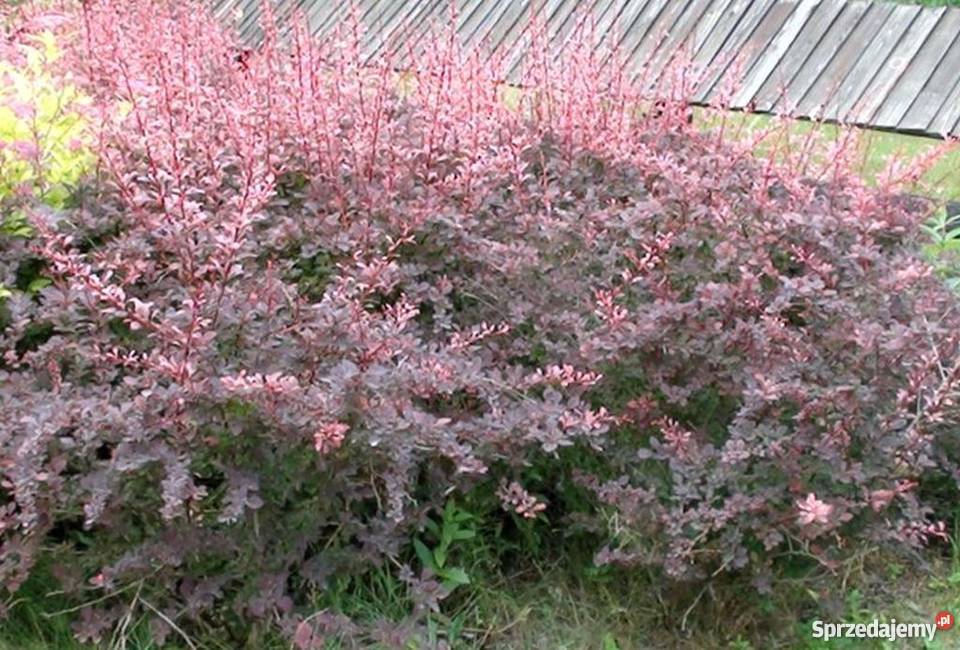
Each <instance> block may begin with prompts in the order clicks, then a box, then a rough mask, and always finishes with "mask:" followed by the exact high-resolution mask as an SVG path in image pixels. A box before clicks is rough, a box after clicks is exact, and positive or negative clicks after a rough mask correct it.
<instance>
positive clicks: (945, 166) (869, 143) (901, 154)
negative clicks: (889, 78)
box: [695, 0, 960, 201]
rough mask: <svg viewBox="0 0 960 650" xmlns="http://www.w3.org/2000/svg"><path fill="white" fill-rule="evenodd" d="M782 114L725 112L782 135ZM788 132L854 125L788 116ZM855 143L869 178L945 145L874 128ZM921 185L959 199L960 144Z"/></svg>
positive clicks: (703, 113) (827, 133)
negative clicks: (779, 121) (896, 161)
mask: <svg viewBox="0 0 960 650" xmlns="http://www.w3.org/2000/svg"><path fill="white" fill-rule="evenodd" d="M956 1H957V2H960V0H956ZM695 115H696V118H697V120H698V121H699V123H700V124H701V125H702V126H703V127H704V128H712V127H715V126H716V125H717V123H718V122H719V117H718V116H717V112H716V111H712V110H709V109H697V111H696V113H695ZM777 119H779V118H775V117H772V116H770V115H762V114H750V113H728V114H727V115H726V120H727V124H728V126H727V128H730V129H735V130H740V132H741V133H743V134H747V133H750V132H756V131H761V130H764V129H768V130H773V131H774V132H775V136H776V135H779V127H780V126H782V125H776V124H775V123H774V120H777ZM786 126H787V132H788V134H789V135H790V136H791V137H794V136H795V137H796V139H797V140H796V142H797V143H799V142H800V141H801V139H802V138H804V137H805V136H806V135H807V134H809V133H810V131H815V132H816V133H815V135H817V136H818V137H819V138H820V139H821V140H822V141H832V140H836V139H837V138H840V137H841V136H843V135H844V134H846V133H848V131H847V130H846V129H849V128H854V127H840V126H837V125H835V124H821V123H816V122H810V121H807V120H786ZM852 134H853V136H854V138H853V143H854V146H855V147H856V149H857V152H858V159H859V161H860V162H859V167H860V174H861V176H862V177H863V178H864V179H865V180H867V181H873V180H875V179H876V177H877V175H878V174H879V173H881V172H882V171H883V170H884V169H885V168H886V166H887V164H888V163H889V162H890V161H891V160H892V159H894V158H896V159H899V160H911V159H914V158H918V157H921V156H924V155H927V154H930V153H931V152H932V151H933V150H934V149H935V148H936V147H939V146H943V144H944V143H943V141H941V140H937V139H934V138H927V137H922V136H914V135H906V134H902V133H894V132H888V131H876V130H872V129H857V128H854V130H853V131H852ZM921 183H922V184H921V186H920V187H918V188H916V190H917V192H918V193H924V194H927V195H932V196H935V197H937V198H940V199H943V200H948V201H951V200H952V201H956V200H960V147H954V148H953V150H952V151H949V152H947V153H945V154H944V155H943V157H942V158H940V159H939V160H938V161H937V163H936V164H935V165H933V167H931V169H930V170H929V171H928V172H927V173H926V175H925V176H924V177H923V179H921Z"/></svg>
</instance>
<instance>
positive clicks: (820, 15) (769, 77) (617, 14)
mask: <svg viewBox="0 0 960 650" xmlns="http://www.w3.org/2000/svg"><path fill="white" fill-rule="evenodd" d="M269 1H270V2H271V4H272V6H273V12H274V15H275V19H276V21H277V24H278V25H280V27H281V28H283V27H284V26H285V25H288V24H289V22H290V18H291V16H293V15H294V14H295V13H296V12H300V13H302V15H303V16H304V17H305V18H306V20H307V23H308V25H309V28H310V30H311V31H312V32H313V33H314V34H315V35H317V36H319V37H321V38H322V37H324V36H325V35H328V34H330V32H331V31H332V29H333V28H334V26H335V25H337V23H338V22H341V21H344V20H345V19H346V17H347V16H348V15H349V12H350V11H352V10H355V11H356V15H357V16H358V17H359V18H360V20H361V22H362V23H363V24H364V26H365V37H364V38H365V41H364V48H365V51H366V54H367V55H368V56H369V57H371V58H374V57H377V56H380V55H383V54H384V53H388V52H393V53H397V54H399V55H401V56H402V54H403V53H405V52H408V51H413V50H415V49H416V47H417V46H418V44H419V43H421V42H422V41H423V36H424V34H425V33H427V31H428V30H429V29H431V28H437V29H445V28H448V27H449V25H450V22H451V21H453V20H455V21H456V22H455V24H456V34H457V36H458V38H459V39H460V41H461V43H462V44H463V45H464V46H465V47H467V48H476V47H481V48H487V49H489V50H490V51H493V50H499V51H501V52H508V53H510V56H508V62H510V63H511V64H512V65H511V68H510V73H509V75H508V77H507V78H508V80H509V79H512V78H513V77H515V76H516V75H517V74H518V72H519V68H520V63H519V61H520V58H519V57H520V56H521V54H520V53H521V52H522V50H523V43H524V41H525V39H526V38H528V37H529V29H528V27H529V25H530V24H531V22H532V21H531V15H532V14H531V12H532V11H538V12H541V13H542V17H543V18H544V19H545V24H546V26H547V30H548V33H549V36H550V39H551V43H552V44H553V45H555V46H559V47H561V48H562V46H563V43H564V42H565V39H567V38H568V37H569V35H570V34H571V32H573V31H574V26H575V25H576V24H578V21H580V20H586V21H587V24H589V25H591V28H592V29H593V33H594V37H595V39H596V41H597V42H598V44H604V45H614V46H616V47H617V48H619V51H620V52H621V54H622V55H623V56H625V57H626V58H627V61H628V65H629V66H630V67H631V68H633V69H634V70H640V69H641V68H643V67H644V66H646V67H647V69H648V70H657V69H659V67H662V66H663V65H664V64H665V63H666V62H667V61H668V60H669V59H670V58H671V56H673V55H675V54H676V53H677V52H678V51H679V50H680V48H683V51H684V53H685V55H686V56H690V57H692V58H693V60H694V62H695V63H696V64H697V65H698V66H699V67H701V69H703V70H706V71H707V73H706V74H705V76H704V79H703V81H702V83H701V84H700V85H699V86H698V87H697V88H696V91H695V93H694V98H693V101H694V103H697V104H703V105H709V104H711V100H712V99H713V98H714V97H715V96H716V93H717V91H718V89H719V87H720V86H721V80H722V79H723V78H724V75H726V74H728V73H729V72H730V71H731V70H732V69H733V68H731V66H732V65H734V61H736V66H737V68H736V69H737V70H738V74H739V75H740V76H739V84H738V92H737V93H736V94H735V96H734V97H733V102H732V106H733V108H737V109H743V110H750V111H755V112H761V113H766V112H769V113H788V114H791V115H794V116H797V117H802V118H810V119H824V120H827V121H841V122H847V123H851V124H857V125H861V126H868V127H873V128H878V129H887V130H896V131H902V132H908V133H916V134H922V135H927V136H933V137H945V136H950V135H952V136H960V8H942V7H941V8H933V7H920V6H910V5H900V4H893V3H889V2H881V1H866V0H855V1H844V0H534V1H533V2H531V0H355V1H354V2H352V3H351V2H346V1H331V0H269ZM262 2H263V0H213V4H214V8H215V11H216V12H217V13H218V15H219V16H221V17H222V18H223V19H224V20H228V21H231V22H233V23H234V24H236V25H237V27H238V29H239V31H240V34H241V37H242V38H243V39H244V40H245V41H246V42H248V43H251V44H255V43H256V42H257V41H258V40H259V39H260V38H262V31H261V26H260V19H261V3H262ZM234 21H235V22H234ZM511 57H512V58H511Z"/></svg>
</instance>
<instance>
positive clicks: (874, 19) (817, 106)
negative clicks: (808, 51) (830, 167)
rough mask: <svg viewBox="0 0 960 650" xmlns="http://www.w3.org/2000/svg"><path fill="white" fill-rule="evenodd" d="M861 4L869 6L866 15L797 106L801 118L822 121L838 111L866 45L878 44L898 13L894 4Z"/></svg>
mask: <svg viewBox="0 0 960 650" xmlns="http://www.w3.org/2000/svg"><path fill="white" fill-rule="evenodd" d="M859 4H866V5H867V10H866V13H865V14H864V16H863V18H861V19H860V21H859V22H858V23H857V26H856V27H854V28H853V30H852V31H851V32H850V35H849V37H848V38H847V39H846V40H845V41H844V43H843V44H842V45H841V46H840V47H839V48H838V49H837V51H836V53H835V54H834V55H833V58H831V59H830V61H829V62H828V63H827V65H826V67H825V68H824V70H823V71H822V72H820V73H819V76H817V78H816V79H815V80H814V81H813V84H812V85H811V86H810V88H809V89H808V90H807V92H806V94H805V95H804V96H803V98H802V99H801V100H800V103H799V104H798V106H797V113H798V114H799V115H805V116H809V117H813V118H819V117H823V116H824V112H825V111H826V110H827V109H828V107H833V108H834V110H835V108H836V105H837V103H838V100H839V93H840V92H841V90H842V89H843V81H844V79H846V78H847V75H849V74H850V73H851V71H852V70H853V69H854V68H855V67H856V66H857V65H859V64H860V62H861V61H862V57H863V50H864V48H865V45H864V44H865V43H872V42H873V41H874V39H875V38H876V36H877V34H878V33H879V32H880V30H882V29H883V27H884V25H886V23H887V21H888V20H889V19H890V17H891V15H892V14H893V10H894V5H893V4H892V3H885V2H867V3H859Z"/></svg>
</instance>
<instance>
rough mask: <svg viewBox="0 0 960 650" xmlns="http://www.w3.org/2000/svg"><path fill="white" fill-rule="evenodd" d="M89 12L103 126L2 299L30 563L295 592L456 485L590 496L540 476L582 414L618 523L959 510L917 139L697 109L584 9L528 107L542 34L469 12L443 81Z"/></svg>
mask: <svg viewBox="0 0 960 650" xmlns="http://www.w3.org/2000/svg"><path fill="white" fill-rule="evenodd" d="M68 22H69V23H70V24H72V25H73V26H74V27H75V28H76V33H74V34H72V35H65V36H64V40H65V47H67V48H68V49H69V50H70V55H69V56H68V57H67V59H66V61H67V64H69V65H70V66H71V69H72V73H73V74H74V75H75V76H76V78H77V79H80V80H82V84H83V89H84V92H85V93H87V94H88V95H89V96H90V97H92V98H93V102H92V104H91V107H90V111H91V116H92V117H91V119H93V120H94V123H95V124H96V128H97V134H96V136H97V141H98V142H99V148H98V151H97V154H98V161H99V162H98V167H97V172H96V174H95V176H94V177H93V178H91V179H90V187H91V189H89V190H88V191H87V193H86V194H85V195H84V197H83V200H82V202H81V204H80V207H78V208H76V209H70V210H66V211H59V212H53V211H50V210H43V209H41V208H37V209H35V210H34V211H33V213H32V215H31V223H32V227H33V228H34V231H35V233H34V236H33V237H32V238H30V239H28V240H24V239H13V238H6V239H2V240H0V250H2V251H3V254H2V257H0V273H2V275H3V276H4V277H11V278H14V277H15V276H16V275H17V273H21V272H22V270H23V268H25V266H29V265H34V266H36V265H40V268H42V272H43V273H44V274H45V275H46V276H47V277H49V278H50V279H51V280H52V284H51V285H50V286H48V287H47V288H45V289H43V290H42V291H40V292H39V294H37V295H35V296H33V295H29V294H27V293H22V292H16V293H15V294H14V295H13V296H11V297H10V298H8V299H7V300H6V301H5V303H4V307H3V309H4V315H3V320H2V324H3V325H4V329H3V331H2V332H0V351H2V352H3V366H2V367H0V387H2V388H0V405H2V410H3V414H4V417H3V419H2V421H0V448H2V459H0V462H2V466H0V470H2V473H3V479H2V480H3V482H2V494H3V502H2V504H0V531H2V534H3V538H2V546H0V575H2V578H3V581H4V584H5V586H6V588H7V590H8V591H10V592H13V591H15V590H16V589H17V588H18V586H19V585H20V584H21V583H22V581H23V580H24V579H25V578H26V577H27V576H28V575H29V572H30V569H31V567H32V566H33V565H34V563H35V562H36V561H37V560H38V559H39V558H41V557H42V556H43V555H44V554H45V553H49V555H50V557H52V558H54V559H55V560H59V562H58V563H57V565H56V566H55V567H54V570H55V573H56V574H57V576H58V577H59V578H60V579H61V581H62V582H63V584H64V586H65V588H66V589H68V590H72V591H73V592H74V593H77V594H80V595H82V596H83V597H84V598H85V599H87V600H94V599H95V597H96V596H97V595H102V594H107V593H111V592H114V591H116V590H118V589H122V588H125V587H129V586H130V585H133V584H138V581H139V584H140V585H141V586H142V587H143V595H142V599H143V600H144V601H145V602H147V603H148V604H149V608H148V609H149V612H147V613H148V614H149V615H150V616H153V615H154V614H157V616H156V617H155V619H156V620H155V632H156V634H157V635H160V636H163V635H165V634H169V633H171V630H170V627H169V626H168V625H167V623H168V622H169V621H175V622H177V623H178V625H180V626H189V625H190V621H192V620H197V619H200V618H202V617H205V616H207V617H215V616H226V615H225V614H222V613H220V614H218V613H217V612H226V611H232V612H233V614H234V615H235V616H237V617H239V618H241V619H246V620H250V619H253V618H264V619H272V620H279V621H281V622H282V624H284V625H286V626H296V622H297V621H298V620H300V619H299V618H298V617H300V616H301V615H302V611H303V610H302V607H303V604H304V603H303V601H302V599H301V596H302V594H303V593H305V591H306V590H307V589H308V588H309V587H316V588H322V587H323V586H324V585H325V584H327V580H328V579H329V578H330V577H331V576H334V575H339V574H342V573H349V572H352V571H362V570H363V569H364V567H366V566H368V565H369V564H370V563H379V562H382V561H383V559H384V558H386V557H397V556H398V555H400V554H401V553H402V552H403V549H404V545H405V543H406V541H407V540H409V536H410V534H411V532H412V531H413V530H414V529H415V528H416V526H418V525H419V524H420V523H421V522H422V520H423V517H424V516H425V514H426V513H428V512H429V511H430V510H431V509H432V508H435V507H436V506H437V505H438V504H440V503H442V502H443V500H444V499H445V498H446V496H447V495H448V494H450V493H451V492H452V491H468V490H470V489H471V488H472V487H474V486H476V485H478V484H479V483H487V484H490V483H492V484H493V485H499V486H500V488H499V491H498V493H499V494H500V497H501V498H502V499H503V501H504V506H505V507H506V508H508V509H510V510H511V511H513V512H515V513H516V514H517V515H519V516H521V517H523V518H536V517H541V516H547V517H551V516H559V515H562V514H564V513H551V508H550V505H551V504H550V503H549V502H544V501H543V500H541V499H539V498H538V496H537V495H536V494H531V493H528V492H527V491H526V490H525V488H524V486H523V478H524V468H525V466H526V465H527V464H528V462H529V461H530V459H531V458H533V457H534V456H539V457H547V458H549V457H552V456H555V455H556V454H557V453H559V452H561V451H562V450H564V448H575V449H576V450H577V451H578V453H582V454H584V455H595V456H597V457H601V458H603V460H604V462H605V463H606V470H605V472H602V473H603V474H604V475H603V476H594V475H587V474H585V473H584V474H582V475H579V476H578V477H577V478H578V480H579V481H580V482H581V483H582V484H583V485H585V486H587V487H589V488H590V489H591V490H593V492H594V493H595V494H596V498H597V504H598V508H597V512H598V513H604V514H608V515H609V514H612V513H616V515H617V516H616V521H617V525H616V527H615V529H611V533H610V537H609V542H610V543H609V545H607V546H606V547H605V548H603V549H602V550H601V551H600V554H599V556H598V560H600V561H613V562H646V563H652V564H654V565H656V566H659V567H662V568H663V569H664V570H665V571H666V572H667V573H668V574H669V575H671V576H674V577H692V576H699V575H706V574H709V573H712V572H716V571H718V570H720V569H726V570H741V569H744V568H749V569H750V570H758V571H759V570H763V568H764V567H766V566H768V565H769V563H770V562H771V560H772V558H774V557H776V556H777V554H778V553H780V552H782V551H784V550H785V549H787V548H796V547H800V548H803V549H805V550H806V552H808V553H810V554H811V555H812V556H814V557H817V558H818V559H820V560H821V561H822V562H823V563H825V564H826V565H828V566H829V565H830V564H831V563H833V562H835V561H837V559H838V558H842V557H843V553H844V552H845V549H847V548H849V547H850V546H851V545H853V544H856V543H859V541H858V540H861V539H863V538H865V537H869V538H871V539H876V540H886V541H893V542H895V543H897V544H923V543H926V542H927V541H929V540H931V539H935V538H938V537H943V536H945V535H946V530H945V528H944V525H943V524H942V523H940V522H937V521H935V518H934V517H933V515H932V510H931V507H930V504H928V503H925V502H924V500H923V499H922V498H921V496H920V495H921V491H920V489H919V486H920V485H921V481H922V480H924V478H925V477H930V476H936V477H938V478H940V479H945V480H947V481H953V480H954V478H955V477H956V474H955V470H954V465H953V460H954V459H955V457H956V453H955V450H954V449H952V448H951V446H950V439H949V436H948V434H949V432H950V431H951V428H952V427H955V426H956V422H957V418H956V409H955V403H954V401H955V395H956V388H957V383H958V381H960V355H958V349H957V346H958V344H960V338H958V337H960V329H958V325H960V322H958V318H957V313H956V301H955V299H954V297H953V295H952V294H950V293H949V292H948V291H947V290H945V289H944V288H943V287H942V285H941V284H940V282H939V280H937V279H936V278H935V277H934V275H933V274H932V272H931V269H930V267H929V266H928V265H926V264H925V263H923V262H921V261H920V260H919V259H918V258H917V256H916V255H915V253H914V249H915V246H914V239H915V237H916V236H917V233H918V230H917V226H918V224H919V222H920V221H921V220H922V219H923V218H924V216H925V215H924V213H923V211H922V210H917V209H915V206H911V205H910V204H909V203H908V202H904V201H902V200H901V199H898V198H897V196H898V192H899V191H900V188H901V186H902V185H903V184H904V183H905V182H906V181H909V180H911V179H913V178H914V177H915V175H916V171H917V170H915V169H908V170H902V171H900V172H896V170H894V171H892V172H891V174H890V175H888V177H887V178H886V179H885V180H884V181H883V182H882V183H881V184H880V187H879V188H868V187H866V186H865V185H864V184H863V183H862V182H861V181H860V180H859V179H858V178H857V177H856V175H855V174H854V173H853V165H852V163H851V155H850V152H849V151H848V149H847V148H845V147H844V145H843V142H841V143H840V144H838V145H837V146H836V148H835V149H834V150H831V151H830V152H829V154H830V155H829V156H827V158H826V162H817V160H818V158H817V156H816V155H815V154H814V152H813V149H812V148H811V147H806V146H790V147H785V148H784V155H783V156H781V157H780V159H778V160H777V161H776V162H774V161H773V159H774V158H776V157H772V158H771V159H770V160H761V159H758V158H756V157H755V156H754V155H753V154H752V151H753V150H754V148H755V147H754V143H745V144H738V143H737V142H735V141H734V140H733V139H731V138H729V137H726V136H725V133H724V131H723V129H722V128H721V129H720V130H717V131H713V132H701V131H698V130H696V127H694V126H692V125H691V124H690V123H689V119H688V117H689V116H688V112H687V110H686V107H685V106H686V105H685V102H684V101H683V97H684V92H685V91H687V90H689V88H688V87H686V86H684V84H683V82H681V81H680V80H687V81H686V83H689V80H690V79H692V78H694V77H695V75H694V74H693V72H692V71H691V70H689V69H687V68H686V67H684V66H682V65H680V64H677V65H675V66H674V67H675V68H676V71H675V72H676V74H675V75H674V76H675V79H672V80H671V81H669V82H663V85H662V87H661V88H660V93H661V95H662V96H663V97H665V98H666V99H662V100H661V101H660V102H659V103H658V108H657V110H656V111H649V112H644V111H642V110H639V109H638V107H641V106H643V105H645V104H644V100H643V97H644V92H645V91H647V90H648V89H649V83H648V82H649V80H647V79H643V78H640V79H634V78H630V77H628V76H626V75H624V74H622V72H621V67H619V66H618V65H617V58H616V56H610V57H603V56H601V55H599V54H595V53H594V52H593V50H592V48H590V47H587V44H588V42H589V34H588V33H587V31H588V30H585V31H584V34H583V35H581V36H582V37H581V38H580V39H579V41H577V39H576V38H575V39H574V41H576V42H574V43H573V44H572V45H570V46H568V48H567V50H566V53H565V55H564V58H563V59H562V61H561V60H557V59H555V58H554V57H553V55H552V54H551V52H550V50H549V48H548V47H547V46H545V45H544V44H543V42H542V40H538V31H537V29H536V28H535V27H532V28H531V34H532V41H533V44H532V46H531V47H530V49H529V50H528V51H526V54H525V56H524V58H523V67H524V78H525V88H526V89H525V91H524V93H523V94H522V96H521V99H520V100H519V106H511V105H510V102H507V101H504V98H503V87H502V85H501V84H500V79H501V75H500V72H499V71H500V70H501V69H503V67H504V66H505V65H507V64H509V63H511V62H512V61H513V59H512V58H511V56H510V55H509V54H508V55H504V56H501V57H498V58H495V59H487V58H485V57H483V56H481V55H480V54H479V53H477V54H471V55H468V54H465V53H463V52H460V51H459V50H457V49H456V47H455V46H454V45H453V44H452V42H451V39H448V38H444V37H441V38H436V39H433V40H427V39H425V40H424V46H423V48H422V50H421V51H416V52H409V53H402V54H403V55H404V57H405V60H406V61H407V64H408V65H409V66H412V68H413V73H414V76H415V81H414V83H412V84H411V83H409V82H406V83H401V81H402V80H401V79H398V77H397V75H396V74H395V73H394V72H392V69H393V68H392V64H393V63H394V61H391V60H387V61H386V62H385V64H384V65H383V66H380V67H373V66H364V65H362V62H363V58H364V57H363V55H362V52H360V48H359V45H358V41H357V40H356V38H355V35H354V34H352V33H351V32H350V30H346V31H344V32H343V33H342V34H341V35H340V37H338V38H336V39H331V40H329V41H328V42H323V43H320V42H317V41H315V40H312V39H310V38H308V37H306V36H305V34H304V32H302V31H300V30H294V31H293V32H292V33H291V35H290V38H289V43H287V44H284V45H280V44H278V42H277V39H276V35H275V34H273V33H269V32H268V34H267V38H266V41H265V43H264V44H263V46H262V47H261V48H259V49H258V50H256V51H246V50H242V49H240V48H238V46H237V44H236V43H235V42H234V40H233V39H232V37H231V36H230V35H229V34H228V32H227V31H225V30H224V29H222V28H221V27H220V26H219V25H217V24H216V22H215V21H214V20H213V19H212V18H211V17H210V16H209V15H208V14H207V13H206V12H205V11H203V10H199V9H197V8H196V7H193V6H192V5H184V3H178V2H158V3H144V2H133V1H128V0H91V1H90V2H87V3H85V4H84V7H83V10H82V11H81V12H80V13H78V14H77V15H75V16H72V20H71V21H68ZM399 54H401V53H398V56H399ZM670 72H671V74H673V72H674V71H672V70H671V71H670ZM667 89H669V92H668V91H667ZM8 284H12V283H8ZM65 558H72V559H70V560H65ZM411 580H413V579H412V578H411ZM138 593H140V592H139V591H138ZM128 602H129V599H128V596H123V595H121V596H118V597H117V598H116V599H109V598H108V599H106V600H104V601H103V602H100V603H98V604H97V605H96V609H94V608H90V609H87V610H84V613H83V615H82V617H81V620H80V622H79V624H78V633H79V635H80V636H81V637H82V638H88V639H96V638H99V637H100V636H102V635H103V634H105V633H106V631H107V630H109V629H110V627H111V626H112V625H114V624H115V623H116V622H117V620H119V619H120V618H122V616H123V615H124V614H125V611H126V610H125V609H124V607H125V605H126V604H127V603H128ZM120 603H123V606H121V605H120ZM144 607H145V608H146V607H147V606H146V605H144ZM144 611H145V612H146V611H147V610H146V609H145V610H144ZM160 612H162V613H163V616H159V613H160ZM317 620H320V619H317ZM288 629H292V627H288ZM297 634H298V635H299V636H305V637H311V638H312V636H311V635H312V632H311V631H310V630H305V629H304V628H302V627H301V628H299V630H298V633H297ZM318 634H319V632H318Z"/></svg>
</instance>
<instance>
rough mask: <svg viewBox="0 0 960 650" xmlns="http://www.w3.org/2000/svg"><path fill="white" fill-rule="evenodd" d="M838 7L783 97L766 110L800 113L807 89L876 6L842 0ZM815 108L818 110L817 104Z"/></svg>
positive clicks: (815, 82) (831, 63)
mask: <svg viewBox="0 0 960 650" xmlns="http://www.w3.org/2000/svg"><path fill="white" fill-rule="evenodd" d="M840 4H841V10H840V14H839V15H838V16H837V17H836V19H835V20H834V21H833V23H832V24H831V25H830V28H829V29H828V30H827V31H826V33H825V34H823V38H822V39H821V40H820V42H819V43H817V44H816V46H815V49H814V50H813V51H812V52H810V54H808V56H807V59H806V61H804V63H803V65H802V66H801V67H800V69H799V70H798V71H797V73H796V74H795V75H794V76H793V79H792V80H791V82H790V87H789V89H788V92H787V95H786V97H779V96H778V97H777V100H776V101H775V102H774V103H773V105H772V106H770V108H769V110H771V111H779V110H784V109H786V110H787V111H793V112H797V113H800V114H802V111H801V109H800V108H799V106H800V104H801V103H802V102H803V101H804V100H805V99H806V97H807V94H808V92H809V91H810V89H811V88H813V87H814V86H815V85H816V84H817V83H818V82H819V81H820V79H821V78H822V76H823V75H825V74H827V71H828V70H833V69H834V67H835V57H836V55H837V54H838V53H839V52H840V51H841V50H842V49H843V45H844V44H845V43H846V42H847V39H848V38H849V37H850V35H851V34H852V33H853V32H854V30H856V29H857V28H858V27H859V26H860V25H861V24H862V22H863V20H864V18H865V16H867V15H868V14H869V10H870V7H872V6H875V3H870V2H843V1H842V0H840ZM844 74H845V71H844ZM824 86H827V84H824ZM827 92H829V90H828V91H827ZM761 93H763V91H761ZM814 106H815V108H816V109H819V104H815V105H814Z"/></svg>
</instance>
